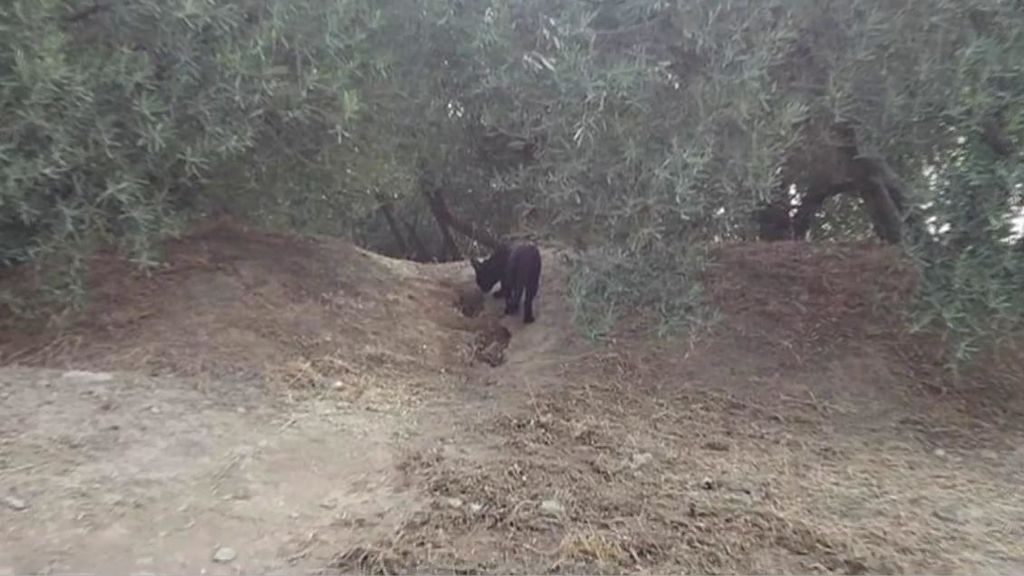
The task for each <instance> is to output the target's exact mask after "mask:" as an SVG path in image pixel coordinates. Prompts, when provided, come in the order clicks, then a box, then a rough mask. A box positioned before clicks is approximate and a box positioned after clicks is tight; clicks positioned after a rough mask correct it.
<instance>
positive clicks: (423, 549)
mask: <svg viewBox="0 0 1024 576" xmlns="http://www.w3.org/2000/svg"><path fill="white" fill-rule="evenodd" d="M293 244H294V243H293V241H291V240H289V239H287V238H283V237H264V236H260V237H252V236H243V237H242V238H241V240H239V239H237V238H235V237H234V236H232V235H230V234H223V233H217V234H211V235H206V236H203V237H201V238H200V239H199V240H193V241H190V243H185V244H183V245H182V246H180V247H179V248H180V250H179V252H177V254H179V255H180V256H179V257H178V258H179V259H178V260H174V254H176V253H175V252H174V250H172V260H173V261H175V262H176V263H177V266H179V268H174V269H172V270H171V271H169V272H168V273H166V274H165V275H163V276H160V277H158V278H157V279H155V280H147V281H145V282H142V283H138V284H129V285H119V286H111V287H109V288H108V289H107V290H108V291H109V293H110V294H111V295H115V294H116V295H117V300H116V301H115V299H114V296H111V298H110V300H109V301H107V302H106V304H105V306H106V307H105V308H104V307H103V306H99V309H98V311H97V312H96V313H95V314H94V315H93V316H91V317H90V320H89V322H88V323H86V324H84V325H83V326H82V327H81V328H80V330H79V331H78V332H75V331H72V334H71V335H70V336H69V335H63V336H62V337H61V339H59V340H54V341H53V342H44V341H42V340H41V342H43V343H42V344H40V345H39V346H37V347H36V348H34V349H31V350H30V353H24V352H22V350H24V349H25V348H24V346H23V345H21V344H20V341H19V340H17V339H15V340H11V341H10V342H8V344H7V345H6V347H5V346H4V345H0V354H2V353H3V351H4V350H12V349H15V348H16V347H15V346H14V345H15V344H19V345H20V346H21V347H20V348H17V350H18V352H17V355H14V354H8V356H7V358H12V357H17V358H22V359H24V358H30V359H32V361H30V362H25V361H21V362H19V363H20V364H22V365H20V366H8V367H6V368H0V498H3V500H2V501H0V575H2V574H5V573H17V574H22V573H59V572H94V573H104V574H115V573H117V574H129V573H153V574H157V573H201V572H202V571H204V570H205V571H206V573H208V574H236V573H242V572H244V573H249V574H262V573H307V572H309V571H313V570H322V569H324V568H325V567H326V568H333V569H337V570H342V571H345V572H352V571H363V572H371V573H393V572H402V571H417V572H428V573H453V572H458V573H479V572H490V573H495V572H496V573H507V572H515V573H523V572H531V573H538V572H544V573H547V572H558V573H595V572H599V573H621V572H662V573H665V572H672V573H845V574H857V573H902V572H918V573H920V572H942V573H961V574H1013V573H1020V572H1022V571H1024V544H1022V543H1024V528H1022V527H1024V505H1022V504H1021V500H1020V496H1019V490H1020V486H1022V485H1024V448H1022V447H1024V430H1022V425H1021V424H1022V422H1024V418H1021V415H1022V414H1024V410H1022V409H1021V406H1022V403H1021V401H1020V397H1019V395H1017V394H1012V393H1009V392H1003V391H1000V389H998V388H997V387H993V386H978V387H976V388H973V389H971V388H964V389H960V390H959V391H957V390H952V389H946V390H942V391H938V392H937V390H939V388H940V387H939V386H937V385H936V384H935V383H931V382H924V383H922V376H921V375H920V374H919V373H908V372H907V371H906V370H905V368H907V366H906V364H905V363H904V362H903V361H902V360H900V359H898V358H894V357H892V356H891V355H888V354H887V352H886V351H887V350H889V349H890V348H891V343H890V342H888V341H885V340H884V339H881V338H879V337H877V336H875V335H874V334H876V332H877V330H876V331H875V332H871V334H872V335H871V336H870V337H869V336H864V335H863V334H858V333H854V332H852V331H848V332H844V333H843V337H844V338H846V340H844V341H843V342H842V346H841V347H840V346H838V345H837V346H835V348H836V350H832V351H826V352H821V350H822V348H819V349H816V350H817V352H816V353H815V354H808V353H807V350H805V349H804V348H801V347H800V342H798V341H797V340H796V336H794V335H793V333H787V332H786V331H785V328H786V327H785V326H782V325H779V322H778V320H777V319H775V317H767V316H765V315H764V314H765V313H766V311H771V312H772V313H775V312H776V311H773V310H769V308H770V306H769V305H768V304H766V303H764V302H760V303H754V304H749V305H748V310H747V311H743V312H742V314H740V313H734V314H740V315H739V316H736V317H735V318H734V320H729V321H727V322H726V325H725V328H724V330H723V331H722V332H719V333H717V335H713V336H711V337H709V338H708V339H707V341H706V342H703V343H701V344H698V345H695V346H692V347H687V346H680V345H679V344H676V343H671V342H662V343H657V342H651V341H644V340H642V339H636V338H633V339H630V338H623V339H621V340H620V341H618V342H617V343H616V344H615V345H613V346H606V347H594V346H591V345H589V344H586V343H584V342H581V341H580V340H579V339H578V338H577V337H576V336H575V335H574V332H573V330H572V327H571V325H570V318H569V307H568V305H567V296H566V293H565V291H566V288H565V279H566V274H567V271H566V270H565V267H564V265H562V264H561V261H560V260H559V258H558V257H557V256H556V255H554V254H552V253H550V252H549V253H547V254H546V260H545V276H544V285H543V288H542V292H541V297H540V300H539V302H538V304H539V308H538V322H537V323H536V324H534V325H531V326H523V325H522V324H521V322H520V321H518V320H516V319H509V318H504V317H503V316H502V315H501V313H500V303H499V302H497V301H494V300H492V299H486V301H485V302H483V307H482V310H481V306H480V302H479V300H478V298H476V297H475V296H474V295H473V294H474V292H473V290H472V285H471V281H470V277H469V275H470V271H469V269H468V267H467V266H460V265H441V266H420V265H415V264H411V263H405V262H396V261H391V260H387V259H383V258H380V257H376V256H373V255H368V254H366V253H362V252H358V251H354V250H353V249H351V248H348V247H345V246H341V245H339V244H334V243H331V242H329V241H319V243H317V242H312V243H310V242H304V243H302V244H301V246H299V247H296V246H293ZM253 246H258V249H257V248H253ZM196 254H201V255H202V257H201V258H200V259H199V260H196V256H195V255H196ZM283 254H284V255H288V256H290V258H291V259H288V258H284V257H283V256H282V255H283ZM784 256H785V255H784ZM798 256H799V257H789V256H786V257H787V258H789V259H788V260H786V262H787V264H788V265H789V266H791V268H789V269H787V274H792V273H794V270H796V271H799V270H804V269H806V270H807V272H806V273H807V274H809V275H810V274H813V273H814V272H813V270H814V269H813V267H812V266H821V265H827V264H828V262H827V260H826V261H825V264H822V263H821V262H820V261H819V262H816V263H815V262H811V263H810V264H809V263H807V262H804V260H806V259H807V258H805V255H803V253H799V254H798ZM842 257H843V258H844V259H845V260H844V261H843V262H842V265H843V266H845V267H849V266H850V265H851V264H850V258H852V257H851V256H849V255H843V256H842ZM757 260H758V261H759V260H760V256H759V257H758V258H757ZM819 260H820V259H819ZM857 262H858V261H854V264H857ZM860 262H861V264H863V265H865V266H870V265H873V264H872V263H871V262H870V261H863V260H862V261H860ZM747 264H749V262H747V263H746V264H745V263H744V262H740V263H735V262H733V263H731V264H730V265H731V266H733V268H734V269H740V268H742V266H743V265H747ZM800 267H804V268H800ZM758 273H760V272H758ZM807 284H813V279H812V281H806V280H802V281H800V282H796V283H794V284H793V285H807ZM787 286H788V285H787ZM829 289H833V288H829ZM819 290H820V288H819ZM460 295H461V296H460ZM740 296H742V295H740ZM791 296H792V297H791ZM825 296H827V294H824V295H822V294H821V293H819V294H818V297H821V298H825ZM738 297H739V296H736V295H732V296H730V298H738ZM835 297H836V298H841V301H842V302H843V305H844V306H846V307H848V308H850V312H849V314H850V315H851V316H850V317H849V318H845V317H837V318H827V319H826V320H827V321H829V322H833V325H832V328H830V329H834V327H836V326H838V327H848V326H851V325H852V324H851V322H852V321H851V320H850V318H860V317H861V316H863V315H864V312H863V311H862V310H860V309H857V308H856V306H857V302H858V300H857V299H858V298H860V299H862V300H864V301H867V300H869V299H870V298H871V297H872V296H871V295H866V294H859V293H855V292H849V291H847V292H843V293H842V294H840V295H839V296H835ZM783 300H784V301H785V302H789V301H793V302H796V303H797V305H799V306H800V307H802V308H815V307H816V308H818V309H822V310H827V311H828V312H829V313H830V314H836V313H837V312H836V311H837V310H840V308H838V307H835V306H828V305H827V304H828V301H827V299H826V300H823V301H822V302H810V303H808V301H807V300H806V299H804V298H802V296H801V295H800V294H796V295H787V296H786V297H785V298H783V299H780V301H783ZM102 303H103V301H102V299H101V304H102ZM851 303H852V304H851ZM460 309H462V310H463V311H468V312H470V313H471V314H470V317H465V316H463V314H461V313H460V311H459V310H460ZM840 312H841V310H840ZM820 321H821V319H820V318H806V319H801V322H805V323H806V324H807V326H802V327H801V330H804V329H805V328H807V329H813V328H814V327H815V326H818V325H820ZM730 322H731V323H730ZM769 330H774V336H773V337H772V338H769V339H764V338H761V337H760V336H758V334H761V333H767V331H769ZM872 330H875V328H874V327H872ZM826 334H827V333H826ZM87 335H92V336H93V338H92V339H90V338H86V337H85V336H87ZM780 335H781V336H780ZM829 337H830V336H825V337H823V336H820V335H819V336H814V337H813V338H814V340H813V341H808V342H805V343H813V344H818V343H820V341H821V340H823V339H825V340H827V339H828V338H829ZM0 340H2V339H0ZM12 342H13V344H12ZM67 342H74V343H75V345H74V346H69V345H66V344H61V345H59V346H58V345H56V344H54V343H67ZM837 342H838V341H837ZM850 342H854V343H855V345H850ZM0 344H2V342H0ZM772 346H775V347H774V348H773V347H772ZM44 352H45V354H44ZM26 363H27V364H31V365H32V366H31V367H30V366H25V365H24V364H26ZM47 366H50V367H59V368H60V369H59V370H53V369H48V368H46V367H47ZM197 367H198V368H197ZM86 369H88V370H92V371H93V372H75V371H72V370H86ZM165 372H173V373H177V374H178V375H177V376H174V377H172V376H166V375H164V376H157V375H154V374H159V373H165ZM252 373H260V374H263V377H261V378H253V377H252V376H251V375H250V374H252ZM144 374H148V375H144ZM225 548H228V549H230V550H225ZM218 551H219V553H220V556H219V560H220V561H218V560H215V556H217V555H218Z"/></svg>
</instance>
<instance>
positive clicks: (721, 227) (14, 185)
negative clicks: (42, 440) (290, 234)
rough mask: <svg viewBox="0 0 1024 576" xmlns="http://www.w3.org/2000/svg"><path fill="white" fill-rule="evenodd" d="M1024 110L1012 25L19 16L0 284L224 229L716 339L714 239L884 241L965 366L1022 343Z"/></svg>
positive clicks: (931, 16)
mask: <svg viewBox="0 0 1024 576" xmlns="http://www.w3.org/2000/svg"><path fill="white" fill-rule="evenodd" d="M1022 96H1024V8H1022V7H1021V5H1020V3H1019V2H1017V1H1014V0H930V1H928V2H922V1H915V0H901V1H890V0H852V1H850V0H843V1H839V0H728V1H721V0H688V1H686V2H682V1H676V2H672V1H665V0H517V1H515V2H505V1H497V0H336V1H332V2H315V1H312V0H233V1H230V0H136V1H128V0H75V1H66V0H9V1H7V2H4V3H3V5H2V6H0V263H3V264H4V265H6V266H14V265H17V264H19V263H28V264H31V265H37V266H38V270H40V271H41V272H43V273H44V274H43V279H44V281H45V286H47V287H48V288H49V289H50V290H51V292H50V294H51V295H52V296H53V297H54V298H56V299H57V300H59V301H62V302H75V301H77V297H78V296H81V295H82V294H83V290H84V288H83V285H82V278H83V275H82V271H83V268H84V266H85V265H86V262H87V256H88V255H89V254H90V253H91V252H92V251H93V250H95V249H96V248H97V247H100V246H105V245H109V244H115V245H116V246H118V247H119V248H120V249H121V250H122V252H123V254H124V255H125V257H127V258H131V259H133V260H134V261H136V262H138V263H139V264H140V265H143V266H149V265H153V264H155V263H156V262H158V261H159V240H160V239H161V238H164V237H165V236H166V235H167V234H169V233H173V232H174V231H176V230H178V229H180V227H181V225H182V224H183V223H186V222H189V221H192V220H195V219H200V218H206V217H211V216H215V215H219V214H231V215H233V216H236V217H239V218H244V219H247V220H249V221H252V222H256V223H259V224H262V225H265V226H270V227H274V228H283V229H288V230H293V231H299V232H318V233H328V234H335V235H342V236H349V237H351V238H353V239H355V240H356V241H358V242H360V243H361V244H363V245H365V246H367V247H369V248H372V249H375V250H378V251H381V252H384V253H387V254H390V255H394V256H401V257H408V258H414V259H418V260H431V259H441V260H444V259H453V258H459V257H462V256H464V255H465V253H466V252H467V251H471V250H476V249H477V247H478V246H481V245H482V246H488V245H493V244H494V242H495V241H496V239H498V238H501V237H507V236H510V235H533V236H543V237H549V238H557V239H559V240H561V241H563V242H566V243H569V244H571V245H573V246H575V247H577V248H580V249H581V254H582V255H581V257H580V259H579V261H578V263H577V267H576V275H575V277H574V278H573V281H572V287H573V291H574V294H575V295H576V296H577V299H578V302H579V303H580V304H579V306H578V310H577V318H578V320H579V323H580V325H581V327H583V328H584V329H587V330H588V331H590V332H591V333H593V334H595V335H599V334H600V333H602V332H603V331H605V330H607V329H608V327H610V326H611V325H613V324H614V322H615V319H616V314H615V312H616V310H620V309H622V308H623V307H640V308H642V309H644V310H649V311H651V313H652V316H651V318H650V320H651V321H652V324H651V325H652V326H656V327H658V328H659V329H661V328H668V327H671V326H674V325H680V324H685V323H686V321H690V320H693V319H694V318H695V317H698V316H703V314H704V313H703V312H701V311H700V310H699V308H700V305H699V301H700V287H699V283H698V282H697V281H696V278H697V276H696V273H697V271H698V270H699V267H700V265H701V263H702V262H704V261H705V258H706V249H707V248H708V247H709V246H711V245H713V244H714V243H717V242H723V241H733V240H737V241H755V240H761V241H768V240H776V239H796V240H807V241H811V242H829V241H854V240H856V241H861V240H867V239H876V240H877V241H880V242H888V243H901V244H903V245H905V246H906V248H907V250H908V252H909V253H910V254H911V255H912V256H914V257H915V258H916V259H917V262H918V263H919V265H920V268H921V271H922V272H923V280H924V281H923V282H922V283H921V288H920V298H919V299H918V300H919V307H918V309H917V314H916V316H915V318H916V320H917V321H918V324H919V325H920V326H930V325H936V323H937V325H938V326H940V327H941V328H944V329H946V330H948V331H949V332H950V334H952V335H953V336H955V337H954V338H951V339H950V341H951V342H953V343H954V344H953V348H952V352H953V353H954V358H961V357H966V356H967V355H968V354H969V353H970V352H971V351H972V350H973V349H974V348H975V347H976V346H978V345H980V344H981V342H982V341H983V340H985V339H988V338H991V337H993V336H999V335H1004V334H1009V333H1011V332H1012V331H1013V330H1015V329H1017V328H1019V327H1020V323H1021V320H1022V318H1024V290H1021V287H1022V286H1024V244H1022V243H1021V240H1020V229H1019V226H1020V223H1019V217H1020V215H1021V213H1022V210H1024V193H1022V179H1024V178H1022V177H1024V172H1022V163H1021V144H1022V139H1024V98H1022ZM1015 219H1016V220H1015ZM865 281H870V279H865ZM752 289H756V287H752ZM5 298H7V300H8V301H9V302H12V303H13V302H15V301H16V298H17V295H12V294H8V295H6V296H5Z"/></svg>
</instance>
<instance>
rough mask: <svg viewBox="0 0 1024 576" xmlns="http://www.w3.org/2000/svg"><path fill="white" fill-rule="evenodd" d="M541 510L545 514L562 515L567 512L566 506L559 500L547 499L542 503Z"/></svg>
mask: <svg viewBox="0 0 1024 576" xmlns="http://www.w3.org/2000/svg"><path fill="white" fill-rule="evenodd" d="M539 510H540V513H541V514H542V515H544V516H561V515H562V514H564V513H565V506H562V504H561V502H559V501H558V500H545V501H543V502H541V503H540V508H539Z"/></svg>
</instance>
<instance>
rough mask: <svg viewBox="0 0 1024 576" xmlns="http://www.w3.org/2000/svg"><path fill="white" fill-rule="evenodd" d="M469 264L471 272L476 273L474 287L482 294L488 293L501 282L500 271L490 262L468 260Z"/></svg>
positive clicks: (474, 259)
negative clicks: (471, 268) (482, 292)
mask: <svg viewBox="0 0 1024 576" xmlns="http://www.w3.org/2000/svg"><path fill="white" fill-rule="evenodd" d="M469 263H470V264H472V265H473V272H475V273H476V285H477V286H478V287H479V288H480V290H482V291H484V292H490V291H491V288H494V285H495V284H497V283H498V280H501V271H500V270H497V269H496V267H495V266H494V265H493V263H492V262H491V261H490V260H484V261H481V260H477V259H476V258H470V259H469Z"/></svg>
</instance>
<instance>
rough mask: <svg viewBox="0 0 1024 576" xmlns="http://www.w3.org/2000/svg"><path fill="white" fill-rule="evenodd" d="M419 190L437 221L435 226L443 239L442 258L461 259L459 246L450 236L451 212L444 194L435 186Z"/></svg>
mask: <svg viewBox="0 0 1024 576" xmlns="http://www.w3.org/2000/svg"><path fill="white" fill-rule="evenodd" d="M420 190H421V192H422V193H423V195H424V196H425V197H426V199H427V205H428V206H429V207H430V213H431V214H433V215H434V220H436V221H437V227H438V229H440V231H441V238H442V239H443V240H444V258H445V259H447V260H453V261H454V260H461V259H462V252H461V251H459V246H458V244H456V243H455V238H453V237H452V231H451V213H450V212H448V206H447V205H446V204H445V203H444V196H442V195H441V189H440V188H435V189H433V190H430V189H428V188H423V187H421V189H420Z"/></svg>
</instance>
